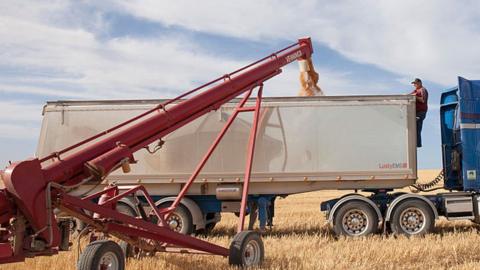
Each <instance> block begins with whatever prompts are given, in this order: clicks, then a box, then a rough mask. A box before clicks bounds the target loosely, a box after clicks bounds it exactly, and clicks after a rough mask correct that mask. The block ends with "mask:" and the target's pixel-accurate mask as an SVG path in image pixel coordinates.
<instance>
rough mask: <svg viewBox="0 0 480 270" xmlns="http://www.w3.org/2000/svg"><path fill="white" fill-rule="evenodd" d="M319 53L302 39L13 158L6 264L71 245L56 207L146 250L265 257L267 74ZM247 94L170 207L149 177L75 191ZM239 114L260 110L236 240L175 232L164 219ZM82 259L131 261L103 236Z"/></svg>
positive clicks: (1, 255) (1, 197)
mask: <svg viewBox="0 0 480 270" xmlns="http://www.w3.org/2000/svg"><path fill="white" fill-rule="evenodd" d="M312 52H313V48H312V44H311V41H310V38H303V39H299V40H298V42H297V43H295V44H293V45H291V46H288V47H287V48H285V49H283V50H280V51H278V52H276V53H274V54H272V55H270V56H268V57H265V58H263V59H261V60H259V61H257V62H255V63H252V64H250V65H248V66H246V67H243V68H241V69H239V70H237V71H234V72H232V73H230V74H227V75H224V76H222V77H220V78H218V79H216V80H214V81H211V82H209V83H207V84H205V85H202V86H200V87H198V88H196V89H193V90H191V91H189V92H187V93H185V94H182V95H180V96H179V97H177V98H174V99H172V100H169V101H167V102H165V103H163V104H160V105H158V106H156V107H155V108H154V109H152V110H150V111H147V112H145V113H143V114H141V115H139V116H137V117H135V118H132V119H130V120H128V121H126V122H124V123H122V124H119V125H117V126H115V127H113V128H111V129H109V130H106V131H104V132H102V133H100V134H97V135H95V136H93V137H91V138H89V139H87V140H84V141H82V142H80V143H78V144H75V145H72V146H70V147H68V148H66V149H63V150H61V151H58V152H55V153H52V154H51V155H49V156H46V157H43V158H32V159H28V160H24V161H20V162H14V163H12V164H10V165H9V166H8V167H7V168H6V169H5V170H4V171H2V172H1V178H2V181H3V183H4V185H5V188H4V189H0V263H10V262H21V261H24V260H25V258H31V257H36V256H50V255H54V254H57V253H58V252H59V251H65V250H68V249H69V246H70V239H69V234H70V233H69V232H70V226H71V225H70V222H68V221H66V220H64V219H63V218H61V217H60V216H59V215H57V214H58V213H66V214H67V215H68V216H71V217H75V218H77V219H78V220H81V221H82V222H84V223H85V224H86V225H87V228H88V230H90V231H94V232H97V233H101V234H103V235H104V236H105V237H109V236H113V237H116V238H118V239H121V240H122V241H123V242H124V243H128V244H129V245H130V246H131V247H135V248H136V249H139V250H143V251H145V252H149V253H154V252H181V253H202V254H212V255H221V256H224V257H229V262H230V264H233V265H240V266H251V265H258V264H260V263H261V262H262V260H263V256H264V252H263V243H262V240H261V238H260V236H259V235H258V234H257V233H255V232H252V231H244V230H243V228H244V217H245V209H246V203H247V196H248V190H249V189H248V187H249V180H250V173H251V167H252V161H253V154H254V149H255V135H256V130H257V125H258V119H259V110H260V107H261V102H262V89H263V82H265V81H266V80H268V79H270V78H272V77H274V76H276V75H278V74H279V73H281V68H282V67H283V66H285V65H287V64H289V63H290V62H292V61H295V60H300V59H302V60H305V59H310V57H311V54H312ZM254 91H255V92H256V94H257V98H256V104H255V106H245V104H246V101H247V99H248V98H249V97H250V96H251V94H252V92H254ZM241 94H243V95H244V96H243V98H242V99H241V101H240V102H239V103H238V105H237V107H236V109H235V111H234V113H233V114H232V115H231V116H230V119H229V120H228V121H227V123H226V124H225V126H224V128H223V129H222V130H221V131H220V133H219V135H218V137H217V139H216V140H215V141H214V143H213V144H212V146H211V147H210V149H209V150H208V152H207V153H206V154H205V156H204V158H203V159H202V160H201V161H200V162H199V164H198V166H197V167H196V169H195V171H194V172H193V173H192V175H191V177H190V178H189V181H188V182H187V183H186V184H185V185H184V186H183V188H182V190H181V191H180V193H179V194H178V196H177V199H176V201H175V202H174V203H173V204H172V205H171V206H170V207H168V208H160V209H159V208H157V207H156V206H155V204H154V202H153V200H152V199H151V198H150V196H149V194H148V191H147V190H146V189H145V188H144V187H143V186H142V185H137V186H128V187H122V186H116V185H108V186H107V187H106V188H105V189H104V190H103V191H101V192H97V193H94V194H91V195H88V196H86V197H83V198H82V197H75V196H72V195H70V194H69V191H71V190H72V189H75V188H76V187H79V186H80V185H83V184H85V183H87V182H88V183H100V182H101V181H103V180H104V179H105V178H106V177H107V176H108V175H109V173H110V172H112V171H114V170H116V169H120V168H122V169H123V171H124V172H125V173H127V172H128V171H129V169H130V167H129V165H130V164H132V163H135V157H134V154H135V152H136V151H138V150H141V149H143V148H146V147H148V146H149V145H150V144H152V143H155V142H157V141H161V139H162V137H164V136H166V135H167V134H169V133H171V132H172V131H175V130H177V129H179V128H181V127H182V126H184V125H186V124H188V123H190V122H191V121H193V120H195V119H197V118H198V117H200V116H202V115H204V114H206V113H208V112H210V111H212V110H217V109H218V108H219V107H220V106H221V105H222V104H225V103H226V102H229V101H231V100H232V99H233V98H235V97H237V96H239V95H241ZM174 103H175V105H173V104H174ZM168 105H169V106H168ZM241 112H254V116H253V117H254V119H253V125H252V127H251V130H250V139H249V145H248V155H247V160H246V166H245V167H246V168H245V177H244V179H243V196H242V200H241V211H240V219H239V224H238V234H237V235H236V236H235V237H234V239H233V241H232V242H231V245H230V247H229V248H225V247H222V246H218V245H216V244H212V243H209V242H207V241H204V240H200V239H198V238H195V237H192V236H189V235H184V234H180V233H178V232H175V231H173V230H171V229H170V228H169V225H168V224H167V223H166V222H165V220H166V218H167V217H168V216H169V214H170V213H171V212H172V211H174V210H175V208H176V207H177V206H178V204H179V202H180V200H181V199H182V198H183V196H184V195H185V193H186V192H187V191H188V189H189V187H190V186H191V184H192V183H193V182H194V181H195V178H196V177H197V175H198V173H199V172H200V171H201V169H202V168H203V166H204V165H205V163H206V162H207V160H208V159H209V157H210V155H211V154H212V152H213V151H214V150H215V147H216V146H217V145H218V143H219V142H220V140H221V139H222V137H223V135H224V134H225V132H226V131H227V130H228V128H229V127H230V125H231V124H232V122H233V121H234V119H235V118H236V116H237V115H238V114H239V113H241ZM126 196H139V197H141V198H142V199H143V200H146V202H147V203H148V205H149V208H151V210H150V211H145V210H144V209H143V207H142V205H140V204H139V208H141V210H140V213H141V215H140V216H138V217H132V216H130V215H127V214H124V213H121V212H119V211H117V210H116V204H117V202H118V201H119V200H120V199H122V198H124V197H126ZM102 238H103V237H102ZM91 239H95V238H91ZM77 267H78V269H82V270H84V269H85V270H86V269H124V267H125V257H124V252H123V251H122V249H121V247H120V246H119V245H118V244H117V243H116V242H114V241H111V240H98V238H97V240H94V241H93V240H92V242H91V243H90V244H89V245H88V246H87V248H86V249H85V250H84V251H83V253H82V255H81V256H80V259H79V262H78V266H77Z"/></svg>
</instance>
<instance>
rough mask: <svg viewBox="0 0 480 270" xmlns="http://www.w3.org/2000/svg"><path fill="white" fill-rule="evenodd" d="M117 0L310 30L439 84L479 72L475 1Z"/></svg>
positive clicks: (165, 18) (224, 27)
mask: <svg viewBox="0 0 480 270" xmlns="http://www.w3.org/2000/svg"><path fill="white" fill-rule="evenodd" d="M113 3H118V1H115V2H113ZM120 3H121V4H120V5H119V9H121V10H123V12H126V13H129V14H133V15H134V16H138V17H141V18H146V19H149V20H153V21H157V22H161V23H163V24H166V25H176V26H181V27H185V28H188V29H192V30H195V31H203V32H209V33H216V34H221V35H225V36H234V37H240V38H246V39H252V40H264V39H266V40H270V39H295V38H297V37H299V36H303V35H311V36H312V37H313V38H314V40H316V41H318V42H321V43H324V44H327V45H328V46H330V47H331V48H333V49H334V50H337V51H338V52H340V53H342V54H344V55H345V56H347V57H348V58H349V59H353V60H356V61H359V62H365V63H371V64H375V65H376V66H378V67H381V68H383V69H386V70H389V71H392V72H394V73H397V74H402V75H405V76H410V77H412V76H414V75H416V76H419V77H423V78H425V79H428V80H431V81H434V82H437V83H440V84H444V85H451V84H452V82H453V81H454V80H455V77H456V76H457V75H464V76H466V77H474V76H476V75H477V74H478V73H480V66H479V65H478V62H479V61H480V49H479V47H478V46H477V44H478V43H479V41H480V34H479V29H480V23H479V22H478V17H479V16H480V2H478V1H446V0H444V1H437V0H429V1H421V2H419V1H416V0H407V1H374V0H370V1H354V0H350V1H311V0H305V1H295V2H291V1H258V0H250V1H221V0H217V1H204V2H202V4H199V5H195V7H194V8H193V7H192V4H191V2H190V1H186V0H177V1H174V2H172V1H156V0H137V1H132V0H128V1H127V0H125V1H121V2H120Z"/></svg>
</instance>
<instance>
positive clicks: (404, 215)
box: [390, 199, 435, 236]
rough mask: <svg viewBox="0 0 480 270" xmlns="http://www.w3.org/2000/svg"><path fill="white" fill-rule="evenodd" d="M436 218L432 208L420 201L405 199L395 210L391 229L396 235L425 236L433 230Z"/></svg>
mask: <svg viewBox="0 0 480 270" xmlns="http://www.w3.org/2000/svg"><path fill="white" fill-rule="evenodd" d="M434 226H435V217H434V214H433V211H432V209H431V207H430V206H429V205H428V204H427V203H426V202H424V201H422V200H420V199H405V200H403V201H401V202H399V203H398V205H397V206H395V208H394V209H393V213H392V218H391V220H390V229H391V230H392V232H393V233H394V234H396V235H406V236H414V235H425V234H427V233H429V232H431V231H432V230H433V227H434Z"/></svg>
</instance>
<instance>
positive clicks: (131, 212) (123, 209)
mask: <svg viewBox="0 0 480 270" xmlns="http://www.w3.org/2000/svg"><path fill="white" fill-rule="evenodd" d="M116 209H117V211H118V212H120V213H122V214H125V215H128V216H131V217H136V216H137V211H136V210H135V209H133V208H132V207H131V206H130V205H128V204H126V203H123V202H121V201H120V202H118V203H117V208H116Z"/></svg>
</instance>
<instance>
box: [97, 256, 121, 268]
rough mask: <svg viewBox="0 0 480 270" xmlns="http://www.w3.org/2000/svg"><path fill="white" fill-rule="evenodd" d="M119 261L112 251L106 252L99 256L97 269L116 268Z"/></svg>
mask: <svg viewBox="0 0 480 270" xmlns="http://www.w3.org/2000/svg"><path fill="white" fill-rule="evenodd" d="M119 265H120V263H119V261H118V258H117V256H115V254H114V253H113V252H107V253H105V254H103V256H102V257H101V258H100V265H99V267H98V268H99V270H117V269H118V268H119Z"/></svg>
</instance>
